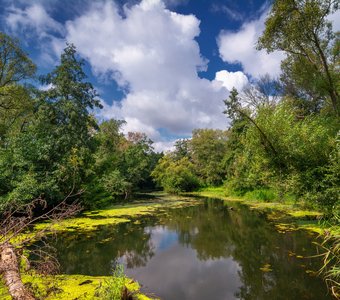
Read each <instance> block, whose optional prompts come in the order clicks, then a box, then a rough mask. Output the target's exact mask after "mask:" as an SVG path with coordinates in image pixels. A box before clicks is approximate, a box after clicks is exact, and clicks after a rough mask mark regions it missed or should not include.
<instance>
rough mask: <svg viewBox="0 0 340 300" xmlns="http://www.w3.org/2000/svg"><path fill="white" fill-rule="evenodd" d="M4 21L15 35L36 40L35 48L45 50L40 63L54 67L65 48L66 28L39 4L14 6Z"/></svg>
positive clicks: (41, 54)
mask: <svg viewBox="0 0 340 300" xmlns="http://www.w3.org/2000/svg"><path fill="white" fill-rule="evenodd" d="M5 11H6V16H5V18H4V21H5V23H6V25H7V28H8V30H9V31H10V32H11V33H14V35H18V36H21V37H22V38H24V41H25V40H26V41H27V40H29V39H31V40H35V41H36V44H35V45H34V47H36V48H41V49H42V48H43V49H44V50H43V51H41V53H40V58H39V59H40V61H39V63H42V64H47V65H51V64H52V65H53V64H55V63H56V59H57V57H58V56H59V54H60V53H61V51H62V49H63V48H64V47H65V41H64V40H63V38H62V36H63V35H64V34H65V31H64V26H63V25H62V24H61V23H59V22H57V21H56V20H54V19H53V18H52V17H51V16H50V15H49V14H48V13H47V11H46V9H45V8H44V6H43V5H42V4H41V3H39V2H34V3H33V4H31V5H28V6H23V7H16V6H14V5H13V4H12V5H9V6H8V7H7V8H6V9H5Z"/></svg>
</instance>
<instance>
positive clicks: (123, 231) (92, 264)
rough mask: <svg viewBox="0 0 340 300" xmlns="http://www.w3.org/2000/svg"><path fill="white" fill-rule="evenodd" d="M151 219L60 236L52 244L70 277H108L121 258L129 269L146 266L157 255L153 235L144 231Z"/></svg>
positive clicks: (63, 269)
mask: <svg viewBox="0 0 340 300" xmlns="http://www.w3.org/2000/svg"><path fill="white" fill-rule="evenodd" d="M147 223H148V220H147V219H145V220H143V221H142V222H141V223H140V224H133V223H132V222H129V223H123V224H119V225H117V226H110V227H102V228H100V230H97V231H94V232H90V233H83V234H78V235H77V234H74V233H67V234H64V235H60V236H58V238H57V240H55V241H53V240H52V243H53V246H54V247H56V248H57V253H58V260H59V262H60V263H61V265H62V272H63V273H67V274H86V275H109V274H110V273H111V271H112V267H113V266H114V265H115V264H116V263H117V260H118V259H119V258H120V257H122V256H123V257H124V259H125V260H126V263H127V267H128V268H133V267H140V266H144V265H145V264H146V263H147V261H148V260H149V259H150V258H151V257H152V256H153V255H154V252H153V251H154V249H153V245H152V242H151V240H150V236H151V234H150V233H148V232H145V231H144V227H145V226H147Z"/></svg>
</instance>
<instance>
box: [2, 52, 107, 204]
mask: <svg viewBox="0 0 340 300" xmlns="http://www.w3.org/2000/svg"><path fill="white" fill-rule="evenodd" d="M82 66H83V62H82V61H81V60H79V59H78V58H77V55H76V50H75V47H74V46H73V45H68V46H67V47H66V48H65V50H64V52H63V53H62V55H61V61H60V65H58V66H57V67H56V68H55V70H53V71H52V72H51V73H50V74H48V75H46V76H44V77H43V78H42V82H43V83H44V84H47V85H49V86H50V88H49V89H48V90H47V91H40V92H39V93H37V99H36V100H35V113H34V118H32V119H31V120H30V122H28V123H27V124H26V126H25V128H24V130H22V131H21V132H20V134H18V135H16V136H14V137H13V138H12V139H11V140H10V141H9V142H8V147H7V149H6V153H7V157H8V158H10V159H9V160H6V161H4V162H3V164H2V165H0V167H1V169H2V170H3V173H4V174H6V176H7V177H6V178H4V179H6V181H7V182H8V183H9V184H8V186H7V187H6V190H4V191H3V194H4V198H5V201H7V202H11V201H19V202H29V201H31V200H32V199H34V198H36V197H39V196H42V197H44V198H45V199H46V200H47V201H48V202H49V204H52V203H53V202H54V203H56V202H58V201H60V200H61V199H63V197H64V196H65V194H66V193H67V191H69V190H71V189H72V190H76V189H80V186H81V183H82V181H83V180H84V178H85V177H86V170H87V168H88V166H89V164H90V163H91V161H92V152H93V149H94V139H93V134H94V132H95V130H96V129H97V124H96V121H95V119H94V117H93V116H91V114H90V112H89V110H90V109H92V108H94V107H100V103H99V100H98V99H97V97H96V96H97V94H96V92H95V90H94V89H93V87H92V85H91V83H89V82H87V81H86V80H85V79H86V75H85V73H84V71H83V70H82ZM9 170H10V172H8V171H9Z"/></svg>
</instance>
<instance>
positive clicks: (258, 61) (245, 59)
mask: <svg viewBox="0 0 340 300" xmlns="http://www.w3.org/2000/svg"><path fill="white" fill-rule="evenodd" d="M267 14H268V10H267V11H265V12H264V13H263V14H262V15H261V17H260V18H259V19H257V20H254V21H252V22H248V23H244V24H243V25H242V27H241V29H240V30H239V31H236V32H232V31H225V30H224V31H222V32H221V33H220V34H219V36H218V38H217V43H218V47H219V53H220V57H221V58H222V60H223V61H225V62H228V63H241V64H242V67H243V70H244V72H245V73H247V74H249V75H251V76H252V77H255V78H258V77H260V76H263V75H265V74H267V73H268V74H270V75H272V76H277V75H279V74H280V63H281V60H282V59H283V58H284V54H283V53H282V52H274V53H270V54H268V53H267V52H266V51H265V50H261V51H258V50H256V49H255V46H256V42H257V39H258V38H259V37H260V35H261V34H262V32H263V30H264V26H265V25H264V22H265V19H266V17H267Z"/></svg>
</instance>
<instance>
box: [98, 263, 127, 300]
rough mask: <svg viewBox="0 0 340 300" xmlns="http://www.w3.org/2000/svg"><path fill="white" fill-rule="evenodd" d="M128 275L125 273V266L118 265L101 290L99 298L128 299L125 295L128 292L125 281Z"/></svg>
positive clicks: (111, 299) (109, 299) (110, 299)
mask: <svg viewBox="0 0 340 300" xmlns="http://www.w3.org/2000/svg"><path fill="white" fill-rule="evenodd" d="M126 280H127V277H126V275H125V273H124V266H123V265H120V264H119V265H117V266H116V267H115V268H114V270H113V272H112V276H111V277H110V278H109V279H107V280H105V282H104V284H103V285H102V287H101V288H100V290H99V298H100V299H103V300H122V299H127V297H124V294H125V293H126V287H125V282H126Z"/></svg>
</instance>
